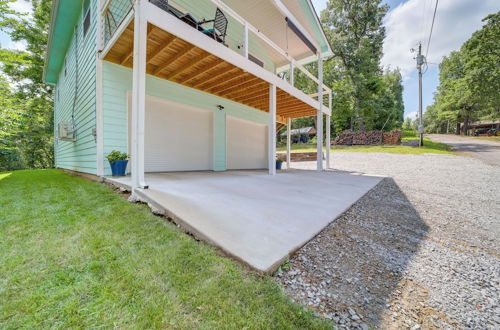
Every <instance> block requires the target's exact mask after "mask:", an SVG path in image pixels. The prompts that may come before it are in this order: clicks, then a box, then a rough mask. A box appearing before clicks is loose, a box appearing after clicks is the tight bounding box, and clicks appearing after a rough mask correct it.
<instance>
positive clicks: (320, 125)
mask: <svg viewBox="0 0 500 330" xmlns="http://www.w3.org/2000/svg"><path fill="white" fill-rule="evenodd" d="M318 81H319V82H318V101H319V109H318V113H317V115H316V118H317V119H316V139H317V141H318V142H317V158H318V160H317V163H316V168H317V170H318V171H322V170H323V58H321V54H318Z"/></svg>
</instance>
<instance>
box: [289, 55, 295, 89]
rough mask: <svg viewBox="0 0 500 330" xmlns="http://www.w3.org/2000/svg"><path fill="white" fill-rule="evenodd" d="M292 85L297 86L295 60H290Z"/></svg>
mask: <svg viewBox="0 0 500 330" xmlns="http://www.w3.org/2000/svg"><path fill="white" fill-rule="evenodd" d="M289 79H290V85H292V87H295V64H294V63H293V61H291V62H290V77H289Z"/></svg>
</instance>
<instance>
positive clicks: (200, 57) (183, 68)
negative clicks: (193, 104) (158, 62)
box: [165, 52, 212, 80]
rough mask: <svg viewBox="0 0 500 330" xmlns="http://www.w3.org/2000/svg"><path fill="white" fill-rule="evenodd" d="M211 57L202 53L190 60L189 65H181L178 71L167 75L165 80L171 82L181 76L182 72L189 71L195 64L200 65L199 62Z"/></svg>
mask: <svg viewBox="0 0 500 330" xmlns="http://www.w3.org/2000/svg"><path fill="white" fill-rule="evenodd" d="M211 57H212V55H210V54H207V53H205V52H203V53H202V54H200V55H198V56H196V57H194V58H193V59H191V61H190V62H189V63H186V64H184V65H182V66H181V67H180V68H179V69H177V70H175V71H173V72H171V73H169V74H168V75H167V76H166V77H165V78H166V79H168V80H173V79H175V78H176V77H177V76H178V75H180V74H182V73H183V72H186V71H187V70H189V69H191V68H192V67H193V66H195V65H196V64H198V63H200V61H202V60H204V59H206V58H211Z"/></svg>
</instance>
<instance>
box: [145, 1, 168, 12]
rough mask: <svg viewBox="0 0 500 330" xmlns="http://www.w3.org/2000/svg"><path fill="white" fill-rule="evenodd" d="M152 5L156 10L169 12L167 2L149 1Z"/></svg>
mask: <svg viewBox="0 0 500 330" xmlns="http://www.w3.org/2000/svg"><path fill="white" fill-rule="evenodd" d="M149 2H151V3H152V4H153V5H155V6H156V7H158V8H161V9H163V10H164V11H166V12H170V6H169V5H168V0H149Z"/></svg>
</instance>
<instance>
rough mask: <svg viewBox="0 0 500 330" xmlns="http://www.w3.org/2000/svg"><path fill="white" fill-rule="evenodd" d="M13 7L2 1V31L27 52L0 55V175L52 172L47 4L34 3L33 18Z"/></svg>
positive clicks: (42, 0)
mask: <svg viewBox="0 0 500 330" xmlns="http://www.w3.org/2000/svg"><path fill="white" fill-rule="evenodd" d="M11 2H13V1H12V0H0V19H1V22H0V30H2V31H3V32H6V33H7V34H9V36H10V38H11V39H12V40H13V41H17V42H22V43H23V44H25V45H26V50H24V51H19V50H11V49H3V48H2V49H0V84H1V89H2V91H1V93H2V100H1V101H0V102H1V103H2V104H1V105H2V108H1V109H0V111H1V112H0V119H2V122H1V123H0V128H1V130H0V131H1V132H2V133H1V134H0V149H1V150H3V151H2V153H1V155H2V156H1V157H2V159H0V170H1V169H4V170H6V169H17V168H46V167H52V166H53V164H54V157H53V102H52V88H51V87H50V86H48V85H46V84H45V83H44V82H43V79H42V75H43V67H44V58H45V52H46V45H47V37H48V29H49V20H50V7H51V0H32V4H33V14H32V17H29V16H27V15H25V14H20V13H17V12H15V11H13V10H11V9H10V8H9V6H8V5H9V4H10V3H11ZM5 118H8V121H7V122H4V120H3V119H5ZM6 148H9V149H6ZM5 150H10V151H9V152H6V151H5Z"/></svg>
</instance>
